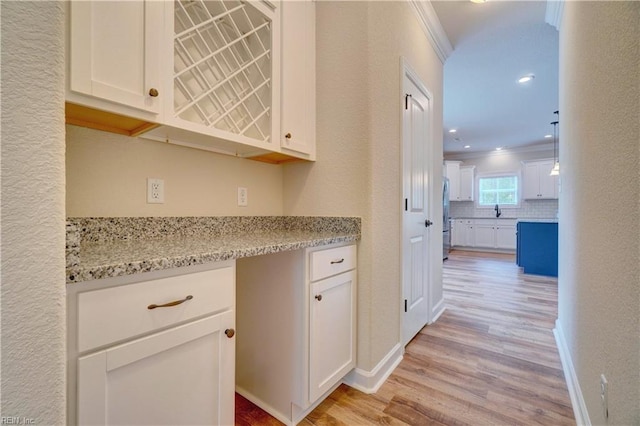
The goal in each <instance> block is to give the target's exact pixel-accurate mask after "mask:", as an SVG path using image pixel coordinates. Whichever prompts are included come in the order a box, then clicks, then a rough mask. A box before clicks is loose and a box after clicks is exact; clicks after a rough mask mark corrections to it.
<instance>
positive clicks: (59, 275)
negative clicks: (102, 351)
mask: <svg viewBox="0 0 640 426" xmlns="http://www.w3.org/2000/svg"><path fill="white" fill-rule="evenodd" d="M63 24H64V10H63V4H62V3H61V2H13V1H11V2H2V226H1V229H2V237H1V240H2V254H1V257H2V277H1V280H2V307H1V309H0V312H1V313H2V326H1V327H2V333H1V335H2V348H1V351H0V352H1V353H2V362H1V364H0V365H1V367H2V383H1V384H0V387H1V389H2V402H1V410H0V412H1V415H2V416H3V418H4V417H14V416H19V417H24V418H26V419H31V420H32V421H33V423H34V424H39V425H63V424H65V423H66V422H65V412H66V406H65V401H66V399H65V391H66V387H65V383H66V381H65V365H66V350H65V348H66V341H65V337H66V333H65V330H66V327H65V320H66V318H65V306H66V304H65V258H64V256H65V254H64V244H65V213H64V124H63V123H64V110H63V104H64V44H63V40H64V37H63V34H64V33H63V31H64V25H63Z"/></svg>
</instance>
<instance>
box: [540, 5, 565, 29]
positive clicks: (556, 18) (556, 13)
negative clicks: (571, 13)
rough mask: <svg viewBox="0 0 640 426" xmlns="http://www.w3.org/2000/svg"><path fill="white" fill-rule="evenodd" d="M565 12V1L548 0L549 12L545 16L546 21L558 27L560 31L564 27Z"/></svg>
mask: <svg viewBox="0 0 640 426" xmlns="http://www.w3.org/2000/svg"><path fill="white" fill-rule="evenodd" d="M563 12H564V0H547V11H546V12H545V15H544V21H545V22H546V23H547V24H549V25H552V26H554V27H556V30H558V31H560V26H561V25H562V13H563Z"/></svg>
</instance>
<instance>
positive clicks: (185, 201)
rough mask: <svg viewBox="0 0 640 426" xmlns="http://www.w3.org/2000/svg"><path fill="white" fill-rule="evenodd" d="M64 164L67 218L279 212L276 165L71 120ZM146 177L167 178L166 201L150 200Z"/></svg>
mask: <svg viewBox="0 0 640 426" xmlns="http://www.w3.org/2000/svg"><path fill="white" fill-rule="evenodd" d="M66 167H67V216H68V217H74V216H81V217H88V216H226V215H229V216H246V215H257V216H265V215H281V214H282V166H278V165H273V164H265V163H259V162H256V161H251V160H247V159H241V158H235V157H230V156H225V155H221V154H216V153H212V152H208V151H203V150H198V149H193V148H185V147H181V146H176V145H170V144H166V143H159V142H154V141H149V140H146V139H143V138H130V137H127V136H121V135H117V134H113V133H106V132H101V131H97V130H92V129H86V128H82V127H76V126H67V163H66ZM147 178H160V179H163V180H164V185H165V203H164V204H147ZM239 186H241V187H245V188H247V189H248V193H249V205H248V206H247V207H238V205H237V188H238V187H239Z"/></svg>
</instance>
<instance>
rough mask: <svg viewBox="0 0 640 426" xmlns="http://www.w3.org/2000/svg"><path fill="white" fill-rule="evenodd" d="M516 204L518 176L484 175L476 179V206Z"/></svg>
mask: <svg viewBox="0 0 640 426" xmlns="http://www.w3.org/2000/svg"><path fill="white" fill-rule="evenodd" d="M496 204H498V205H501V206H503V205H504V206H514V207H515V206H517V205H518V176H517V175H515V174H513V175H500V176H495V175H494V176H485V177H480V178H479V179H478V206H480V207H483V206H487V207H488V206H491V207H493V206H495V205H496Z"/></svg>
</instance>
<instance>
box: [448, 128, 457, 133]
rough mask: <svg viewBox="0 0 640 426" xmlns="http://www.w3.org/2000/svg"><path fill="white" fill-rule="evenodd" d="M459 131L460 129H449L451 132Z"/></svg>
mask: <svg viewBox="0 0 640 426" xmlns="http://www.w3.org/2000/svg"><path fill="white" fill-rule="evenodd" d="M457 131H458V129H451V130H449V133H455V132H457Z"/></svg>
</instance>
